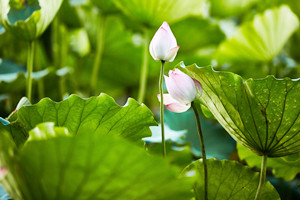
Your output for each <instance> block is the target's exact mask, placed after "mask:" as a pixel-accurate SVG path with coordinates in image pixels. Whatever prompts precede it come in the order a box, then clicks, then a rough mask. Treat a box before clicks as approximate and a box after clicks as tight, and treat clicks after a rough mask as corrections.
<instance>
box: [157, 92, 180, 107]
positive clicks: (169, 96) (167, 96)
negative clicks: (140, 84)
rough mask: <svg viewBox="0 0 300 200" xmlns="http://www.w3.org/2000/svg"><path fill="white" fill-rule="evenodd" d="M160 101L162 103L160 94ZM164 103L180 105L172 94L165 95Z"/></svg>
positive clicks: (158, 96)
mask: <svg viewBox="0 0 300 200" xmlns="http://www.w3.org/2000/svg"><path fill="white" fill-rule="evenodd" d="M157 98H158V101H160V94H158V95H157ZM163 98H164V99H163V101H164V105H167V104H171V103H179V102H178V101H176V100H175V99H173V97H172V96H171V95H170V94H163Z"/></svg>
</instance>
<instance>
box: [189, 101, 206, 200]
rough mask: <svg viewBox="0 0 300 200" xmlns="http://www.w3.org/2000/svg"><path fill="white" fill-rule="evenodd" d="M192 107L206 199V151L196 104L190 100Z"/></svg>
mask: <svg viewBox="0 0 300 200" xmlns="http://www.w3.org/2000/svg"><path fill="white" fill-rule="evenodd" d="M192 108H193V110H194V113H195V117H196V123H197V130H198V135H199V139H200V144H201V151H202V158H203V166H204V199H205V200H207V199H208V195H207V194H208V192H207V190H208V176H207V164H206V153H205V146H204V139H203V134H202V130H201V124H200V118H199V114H198V112H197V109H196V106H195V104H194V102H192Z"/></svg>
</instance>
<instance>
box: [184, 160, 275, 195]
mask: <svg viewBox="0 0 300 200" xmlns="http://www.w3.org/2000/svg"><path fill="white" fill-rule="evenodd" d="M207 171H208V186H209V187H208V199H209V200H226V199H228V200H248V199H254V197H255V193H256V190H257V186H258V182H259V173H257V172H253V171H252V170H251V169H250V168H249V167H246V166H244V165H242V164H240V163H238V162H236V161H229V160H222V161H219V160H215V159H208V160H207ZM182 174H183V175H186V176H191V175H194V176H196V177H197V181H196V183H195V184H194V193H195V196H196V199H204V197H203V194H204V179H203V177H204V169H203V162H202V160H197V161H195V162H194V163H192V164H190V165H189V166H187V167H186V168H185V169H184V171H183V172H182ZM260 199H262V200H270V199H272V200H280V197H279V195H278V193H277V191H276V190H275V188H274V187H273V186H272V184H270V183H269V182H266V184H265V186H264V188H263V191H262V194H261V198H260Z"/></svg>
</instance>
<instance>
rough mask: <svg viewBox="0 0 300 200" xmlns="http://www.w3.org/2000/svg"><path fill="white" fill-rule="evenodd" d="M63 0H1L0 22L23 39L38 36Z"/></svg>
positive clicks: (31, 38) (32, 38)
mask: <svg viewBox="0 0 300 200" xmlns="http://www.w3.org/2000/svg"><path fill="white" fill-rule="evenodd" d="M62 1H63V0H30V1H29V0H22V1H21V0H1V1H0V11H1V12H0V23H1V25H2V26H3V27H4V28H5V29H6V30H7V31H10V32H12V33H13V34H15V35H16V36H17V37H18V38H20V39H23V40H29V41H31V40H34V39H36V38H37V37H39V36H40V35H41V34H42V33H43V32H44V31H45V29H46V28H47V27H48V25H49V24H50V23H51V22H52V20H53V18H54V16H55V15H56V13H57V11H58V10H59V8H60V6H61V4H62Z"/></svg>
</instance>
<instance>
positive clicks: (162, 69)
mask: <svg viewBox="0 0 300 200" xmlns="http://www.w3.org/2000/svg"><path fill="white" fill-rule="evenodd" d="M164 65H165V62H164V61H161V69H160V76H159V93H160V125H161V142H162V147H163V157H164V158H165V157H166V143H165V126H164V95H163V92H164V91H163V77H164Z"/></svg>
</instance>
